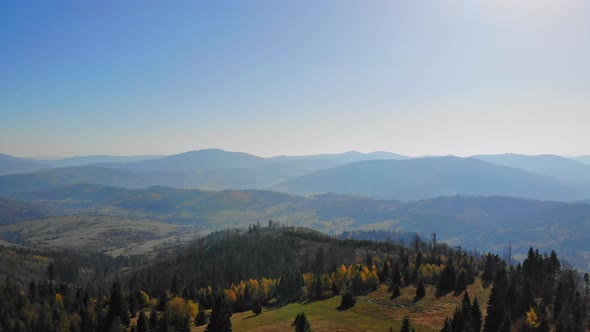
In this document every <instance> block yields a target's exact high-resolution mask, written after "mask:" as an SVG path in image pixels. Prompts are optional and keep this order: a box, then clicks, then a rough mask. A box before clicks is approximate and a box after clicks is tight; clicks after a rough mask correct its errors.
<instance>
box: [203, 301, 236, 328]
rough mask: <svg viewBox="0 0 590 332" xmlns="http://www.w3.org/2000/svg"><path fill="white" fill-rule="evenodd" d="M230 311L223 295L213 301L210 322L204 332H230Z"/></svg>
mask: <svg viewBox="0 0 590 332" xmlns="http://www.w3.org/2000/svg"><path fill="white" fill-rule="evenodd" d="M231 315H232V313H231V309H230V306H229V302H228V301H227V299H226V298H225V295H224V294H220V295H218V296H217V298H216V299H215V305H214V306H213V310H212V311H211V320H210V321H209V324H208V325H207V328H206V329H205V331H206V332H231V330H232V327H231V320H230V317H231Z"/></svg>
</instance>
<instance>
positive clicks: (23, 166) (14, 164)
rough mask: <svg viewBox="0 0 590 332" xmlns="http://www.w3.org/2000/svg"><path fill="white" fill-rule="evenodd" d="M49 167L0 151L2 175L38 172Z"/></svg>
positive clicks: (0, 171)
mask: <svg viewBox="0 0 590 332" xmlns="http://www.w3.org/2000/svg"><path fill="white" fill-rule="evenodd" d="M47 168H48V167H47V166H44V165H42V164H41V163H38V162H34V161H31V160H28V159H24V158H17V157H13V156H9V155H6V154H2V153H0V176H1V175H7V174H21V173H30V172H36V171H40V170H43V169H47Z"/></svg>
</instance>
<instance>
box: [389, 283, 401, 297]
mask: <svg viewBox="0 0 590 332" xmlns="http://www.w3.org/2000/svg"><path fill="white" fill-rule="evenodd" d="M400 295H401V290H400V289H399V285H398V284H395V286H393V291H392V292H391V297H390V299H392V300H393V299H395V298H397V297H398V296H400Z"/></svg>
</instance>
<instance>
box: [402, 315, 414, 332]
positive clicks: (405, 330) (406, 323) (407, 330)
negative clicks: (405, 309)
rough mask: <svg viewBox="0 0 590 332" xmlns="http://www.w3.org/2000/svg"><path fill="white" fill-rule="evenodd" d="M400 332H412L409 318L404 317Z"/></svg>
mask: <svg viewBox="0 0 590 332" xmlns="http://www.w3.org/2000/svg"><path fill="white" fill-rule="evenodd" d="M399 331H400V332H411V331H412V324H411V323H410V319H409V318H408V316H404V319H403V320H402V327H401V329H400V330H399Z"/></svg>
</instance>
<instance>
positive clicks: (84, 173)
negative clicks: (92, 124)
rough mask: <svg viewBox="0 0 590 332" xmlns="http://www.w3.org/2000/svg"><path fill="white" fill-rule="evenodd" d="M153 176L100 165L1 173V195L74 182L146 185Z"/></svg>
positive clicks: (122, 185) (128, 185)
mask: <svg viewBox="0 0 590 332" xmlns="http://www.w3.org/2000/svg"><path fill="white" fill-rule="evenodd" d="M153 181H155V179H154V178H153V176H148V175H145V174H141V173H136V172H131V171H126V170H115V169H108V168H101V167H91V166H82V167H68V168H58V169H54V170H49V171H43V172H37V173H30V174H15V175H5V176H0V195H4V196H9V195H14V194H17V193H24V192H29V191H37V190H43V189H48V188H51V187H57V186H63V185H68V184H74V183H82V182H86V183H94V184H105V185H112V186H121V187H136V188H137V187H147V186H149V185H150V184H151V183H152V182H153Z"/></svg>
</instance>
